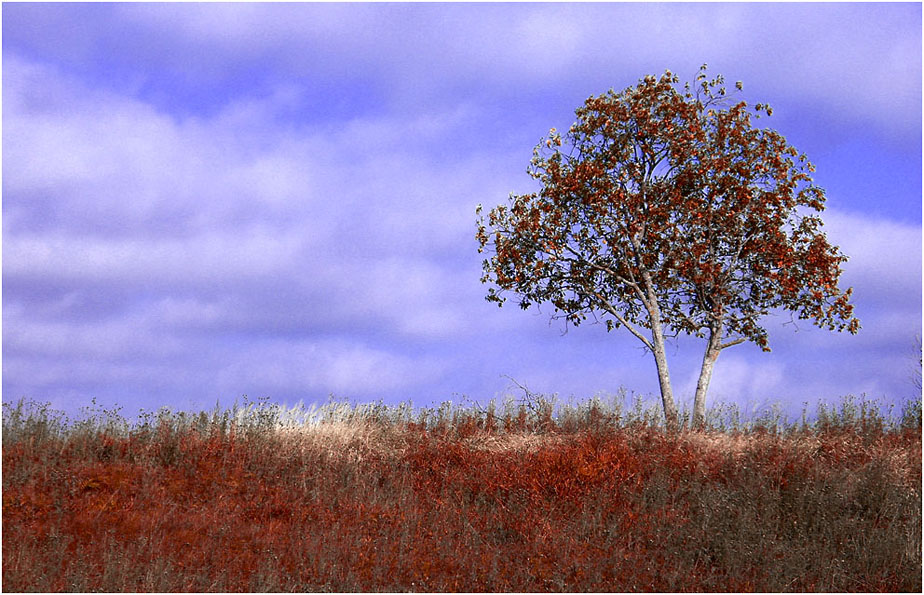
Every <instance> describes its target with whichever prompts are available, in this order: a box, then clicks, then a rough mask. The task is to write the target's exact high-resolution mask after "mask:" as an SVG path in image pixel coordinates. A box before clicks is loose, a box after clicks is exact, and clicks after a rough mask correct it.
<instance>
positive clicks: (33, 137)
mask: <svg viewBox="0 0 924 595" xmlns="http://www.w3.org/2000/svg"><path fill="white" fill-rule="evenodd" d="M908 15H910V16H911V17H915V18H917V19H918V20H917V21H915V19H914V18H906V17H908ZM796 17H798V18H796ZM860 17H863V18H860ZM919 17H920V8H919V7H910V8H906V7H897V8H894V9H892V10H881V9H879V8H867V9H856V8H849V9H848V8H843V7H839V6H828V5H825V6H820V7H790V6H787V7H777V6H773V7H765V6H758V5H743V6H737V5H735V6H729V5H702V6H674V5H671V6H667V5H629V4H626V5H623V4H616V5H601V6H596V5H573V6H572V5H515V6H509V5H477V6H468V5H395V6H391V5H229V6H223V7H212V6H205V5H202V6H199V5H164V6H153V5H93V6H85V5H76V6H69V5H16V6H12V7H5V8H4V25H3V26H4V34H6V37H5V42H4V56H3V65H4V81H3V84H4V90H3V95H4V97H3V99H4V108H5V109H4V113H3V145H4V147H3V148H4V163H3V166H4V178H3V195H4V196H3V247H4V249H5V253H6V254H5V257H4V263H3V264H4V266H3V281H4V303H3V321H4V327H5V331H4V391H7V390H10V391H12V392H13V393H14V394H16V393H46V394H48V395H52V394H53V395H70V396H72V397H74V398H78V397H80V396H81V395H83V396H85V395H86V394H90V393H95V394H102V393H104V392H105V393H107V394H111V395H116V394H117V393H118V392H119V391H120V390H122V391H135V392H137V394H139V395H147V397H145V398H148V399H149V400H150V401H151V402H157V401H158V400H160V401H163V400H164V399H169V398H171V397H170V396H171V395H174V396H175V395H177V394H190V395H197V397H196V398H200V397H202V396H203V395H206V396H207V397H208V398H209V399H211V398H214V397H215V396H216V395H215V393H216V392H220V393H222V394H223V395H227V394H239V393H241V392H245V391H246V392H248V393H250V394H269V393H271V392H274V391H279V392H285V393H286V394H291V395H294V396H295V397H296V398H301V397H302V396H304V395H303V393H305V392H311V393H312V394H321V395H326V393H328V392H338V393H344V396H356V397H360V398H362V397H368V398H377V397H378V396H384V397H386V398H391V397H394V398H399V396H402V395H403V396H411V395H412V394H413V395H417V396H418V399H419V395H422V394H425V393H426V396H427V398H433V399H440V398H444V397H446V396H448V395H449V394H451V393H452V392H454V391H466V392H468V393H469V394H472V395H473V396H476V397H484V396H490V395H491V394H493V393H494V392H495V390H497V389H502V388H504V387H506V385H507V384H509V383H508V382H507V381H506V380H504V379H503V378H502V377H501V375H502V374H510V375H512V376H514V377H515V378H517V380H518V381H521V382H524V383H526V384H527V385H528V386H530V387H531V388H536V389H537V390H542V391H547V392H559V393H560V394H565V395H567V394H575V395H577V396H585V393H587V394H592V393H593V392H596V391H598V390H601V389H603V390H607V389H609V390H615V389H616V388H618V387H619V386H620V385H626V386H629V387H631V388H636V389H638V390H641V391H642V392H645V391H649V390H650V391H656V390H657V383H656V382H655V381H654V372H653V369H654V366H653V363H652V362H651V361H650V360H649V357H650V356H648V357H640V356H639V353H638V349H637V346H638V342H637V341H636V340H635V339H634V338H633V337H631V336H628V335H625V334H619V333H614V334H607V333H604V332H603V331H602V328H601V327H593V326H588V327H587V328H581V329H579V330H575V331H573V332H570V333H569V334H568V335H567V336H566V337H561V336H560V335H561V332H560V331H561V327H560V326H559V325H557V324H554V325H552V328H550V326H549V324H548V311H547V310H548V309H545V310H543V311H542V312H541V313H540V314H536V313H535V312H534V311H533V312H531V313H530V314H529V315H527V314H524V313H522V312H520V311H519V310H518V309H516V308H510V307H507V308H504V309H503V310H499V309H497V308H496V307H494V306H492V305H491V304H486V303H485V302H484V300H483V297H484V292H485V288H484V287H482V286H481V285H480V283H479V282H478V279H479V277H480V261H481V255H478V254H477V253H476V243H475V240H474V238H473V234H474V207H475V205H476V204H477V203H484V204H485V205H486V206H490V205H493V204H497V203H498V202H501V201H503V200H504V197H506V196H507V194H508V193H509V192H511V191H514V192H525V191H529V190H531V189H533V187H534V186H533V184H534V183H533V182H532V181H531V180H529V179H528V177H527V176H526V174H525V173H524V168H525V166H526V164H527V162H528V159H529V155H530V149H531V147H532V146H533V144H535V142H537V140H538V138H539V136H541V135H542V134H543V133H544V132H546V131H547V130H548V128H549V127H550V126H552V125H556V126H564V127H567V125H568V123H569V121H570V117H571V114H572V110H573V109H574V108H575V107H577V105H578V104H579V102H580V101H581V100H583V99H584V98H586V96H587V95H589V94H591V93H599V92H602V91H604V90H605V89H606V88H608V87H610V86H615V87H616V88H621V87H622V86H624V85H628V84H631V83H633V82H634V81H635V80H636V79H637V78H638V77H639V76H641V75H643V74H645V73H647V72H659V71H661V70H663V69H664V68H668V67H670V68H672V69H673V70H675V71H676V72H678V73H679V74H681V75H682V76H692V75H693V74H695V72H696V68H697V67H698V66H699V64H700V63H702V62H710V64H712V66H713V67H714V68H715V70H716V71H717V72H724V73H725V74H726V75H727V76H728V78H729V79H730V80H735V79H737V78H742V79H744V80H745V85H746V86H745V89H746V90H749V89H751V88H753V89H754V96H755V97H758V96H759V98H760V99H761V100H763V99H769V100H770V101H772V102H778V100H779V101H782V102H783V104H784V105H783V107H786V109H781V110H780V112H782V114H783V115H782V116H781V119H782V123H783V124H785V125H786V126H784V127H783V128H784V129H785V130H790V129H792V130H796V131H798V133H800V134H801V133H803V132H805V134H808V135H809V136H810V137H811V138H816V139H818V142H819V143H820V144H824V143H828V142H829V139H830V138H831V135H840V136H842V137H849V138H850V139H858V138H861V137H862V142H860V141H856V140H854V141H852V142H856V143H858V144H861V145H862V146H863V147H864V150H867V151H878V150H879V148H881V147H882V146H884V144H888V143H889V142H891V141H890V140H889V139H892V140H894V139H896V138H898V139H905V138H906V137H907V135H908V134H909V133H908V132H907V131H908V130H911V131H912V132H913V133H914V134H917V132H915V131H916V130H919V129H920V120H918V119H917V118H919V117H920V112H919V108H920V72H919V71H920V62H919V59H920V58H919V53H920V52H919V49H920V31H919V27H918V28H917V29H915V28H914V27H911V25H914V24H915V22H917V23H918V24H919ZM906 21H907V23H910V24H906V23H905V22H906ZM845 22H849V26H845V25H844V23H845ZM890 27H891V28H890ZM878 29H884V30H886V31H888V33H879V32H877V30H878ZM601 40H604V41H603V42H601ZM601 43H603V44H604V45H605V49H604V50H601V47H602V46H601ZM838 44H841V45H838ZM915 47H916V48H917V49H916V50H914V51H911V50H913V49H914V48H915ZM845 48H846V49H845ZM809 50H810V51H809ZM845 51H846V52H848V53H849V55H850V56H851V59H850V60H844V59H843V58H842V55H843V53H844V52H845ZM909 52H910V53H909ZM906 54H907V55H906ZM897 56H899V57H902V59H898V58H896V57H897ZM713 58H716V60H714V59H713ZM915 65H917V66H915ZM915 68H917V70H915ZM752 79H753V81H754V83H753V84H752V83H751V82H749V81H751V80H752ZM866 85H869V86H866ZM877 85H878V86H880V87H881V86H882V85H887V87H888V88H889V89H890V93H880V92H879V91H878V90H877V89H876V86H877ZM749 97H750V95H749ZM848 97H850V98H852V100H851V101H847V100H845V98H848ZM778 107H780V106H778ZM785 118H788V120H787V119H785ZM822 125H823V126H830V129H825V130H824V131H823V132H824V134H823V135H821V134H819V135H817V136H811V135H812V134H815V133H817V132H818V130H815V129H816V128H818V127H819V126H822ZM813 131H814V132H813ZM902 135H905V136H902ZM912 136H913V135H912ZM867 139H872V140H871V142H870V144H868V145H867V143H866V141H867ZM883 139H885V140H883ZM918 140H919V139H918ZM918 140H915V141H914V142H915V143H917V142H918ZM902 142H904V141H902ZM902 142H898V143H897V145H895V146H898V147H900V148H901V147H904V146H905V145H903V144H902ZM893 144H895V143H893ZM915 147H916V149H915V150H916V151H918V155H919V151H920V147H919V144H917V145H915ZM901 150H902V151H905V152H906V153H907V152H908V151H907V150H906V149H901ZM883 155H886V154H885V153H880V154H879V157H878V158H879V159H880V161H883V162H888V158H887V157H883ZM849 157H850V158H851V159H858V158H861V157H862V155H861V156H859V157H858V156H856V155H852V156H849ZM830 161H832V162H834V163H835V164H841V166H843V163H845V162H846V163H848V165H849V161H850V160H849V159H846V158H845V156H844V154H843V153H837V152H835V153H832V156H831V158H830ZM871 163H878V161H871ZM843 167H846V166H843ZM820 171H821V170H820ZM826 171H827V170H826ZM918 173H919V172H918ZM831 175H832V176H840V174H839V173H838V172H837V170H836V169H834V170H832V174H831ZM880 185H882V186H888V184H887V183H885V182H883V183H882V184H880ZM886 190H888V189H887V188H886ZM858 192H859V191H854V195H856V196H854V195H851V194H850V193H843V194H845V196H846V198H845V202H844V203H843V204H845V205H847V204H852V205H855V206H857V205H858V206H859V208H860V209H861V210H860V212H859V213H854V212H848V211H847V210H846V209H847V206H845V207H844V209H843V210H840V209H835V210H831V211H828V212H826V213H825V220H826V221H828V223H829V225H828V227H829V230H830V236H831V238H832V241H834V243H837V244H839V245H841V247H842V248H843V250H844V251H845V252H846V253H847V254H848V255H850V256H851V261H850V262H849V263H847V265H846V267H845V270H846V272H845V273H844V278H843V285H845V286H846V285H853V286H854V287H855V288H856V299H857V308H858V314H859V315H860V317H861V319H862V320H863V323H864V329H863V331H862V333H861V335H859V336H858V337H855V338H854V337H843V336H838V335H832V334H830V333H827V332H824V331H812V330H807V331H804V332H803V331H802V330H800V332H799V333H793V332H792V329H791V328H788V327H787V328H784V329H782V330H779V329H777V328H776V327H778V326H779V324H778V323H779V322H782V321H781V320H776V321H773V322H774V324H776V326H775V327H774V329H772V330H771V333H772V335H771V344H772V345H773V347H774V353H779V354H780V360H776V359H774V360H772V363H771V360H767V359H760V358H761V357H763V356H764V355H765V354H754V353H752V352H750V351H747V350H744V349H742V351H741V352H736V355H735V357H734V358H733V359H731V360H730V361H731V363H730V364H729V367H728V378H727V379H726V380H720V377H721V375H722V374H723V372H722V370H723V362H725V359H724V357H725V356H724V355H723V359H722V360H720V362H719V367H718V369H717V373H716V380H715V382H716V383H717V384H716V387H717V388H716V390H717V391H719V392H721V391H726V392H729V393H738V392H743V393H756V392H757V391H758V390H759V387H758V386H757V385H758V384H763V385H766V386H777V387H779V389H780V390H781V391H783V392H786V391H792V393H793V394H796V393H797V392H798V391H800V390H802V388H804V387H806V386H809V385H811V382H812V379H813V378H814V377H813V376H812V375H813V374H815V375H816V376H817V375H818V373H817V367H818V366H817V365H814V364H812V363H811V357H812V356H813V354H816V353H824V352H825V351H830V350H832V349H836V350H837V353H838V354H842V356H843V357H845V358H850V361H851V362H852V363H851V364H849V365H845V370H843V371H836V372H835V373H831V374H826V376H829V377H830V378H828V380H830V384H829V387H830V386H836V388H837V390H841V389H843V388H845V387H850V386H854V387H856V386H864V387H869V388H873V389H876V390H883V391H892V392H894V387H895V385H896V383H895V379H894V378H893V376H894V374H895V373H894V370H896V369H897V367H896V366H897V363H896V362H898V361H899V359H900V358H899V354H898V347H897V345H898V343H899V341H898V339H895V338H891V339H890V336H892V337H895V336H897V335H898V333H901V332H904V331H908V332H911V331H913V330H914V328H913V327H914V326H915V325H914V324H910V325H909V324H906V322H905V321H907V320H911V319H915V320H917V319H919V318H920V282H921V277H920V270H921V262H920V250H921V240H920V238H921V230H920V227H919V226H915V225H907V224H901V223H896V222H892V221H890V220H888V219H885V218H871V216H870V214H869V213H867V212H866V211H863V210H862V209H863V208H864V207H863V205H864V204H865V203H864V202H863V201H865V200H866V199H865V195H864V196H860V194H862V193H860V194H857V193H858ZM906 194H907V191H906V190H903V189H897V190H894V191H892V193H891V194H883V195H882V196H885V197H888V199H887V200H886V199H884V200H885V202H886V203H887V204H889V205H892V206H891V207H890V208H893V209H900V208H901V205H902V201H905V200H907V197H906ZM851 198H852V199H853V200H854V202H853V203H850V202H849V201H850V200H851ZM914 200H915V201H917V200H918V197H915V198H914ZM912 322H913V320H912ZM918 328H919V327H918ZM795 335H797V336H795ZM848 339H849V340H848ZM690 345H691V349H689V350H688V349H687V344H686V343H684V345H683V347H684V348H683V349H682V350H680V353H679V354H678V355H677V356H676V358H675V360H676V362H677V365H676V366H674V364H673V361H674V360H672V370H673V371H674V373H675V375H676V377H677V378H678V379H686V378H688V377H689V375H690V373H691V372H690V370H693V369H698V368H697V366H698V361H697V360H698V359H699V358H701V351H698V348H697V349H692V342H691V343H690ZM735 349H736V350H737V349H738V348H735ZM688 351H689V352H690V353H692V355H689V354H688V353H687V352H688ZM697 351H698V353H697ZM842 356H837V357H842ZM818 357H821V356H820V355H819V356H818ZM837 357H835V356H833V355H830V353H829V354H828V356H827V360H826V362H827V365H830V362H831V361H833V360H835V359H837ZM858 361H862V362H865V363H863V365H859V364H857V363H856V362H858ZM819 362H821V363H822V364H824V363H825V360H822V359H820V360H819ZM726 363H727V362H726ZM867 364H868V366H867ZM813 365H814V369H813V368H812V366H813ZM775 366H779V367H775ZM875 366H880V370H889V372H888V373H885V372H883V373H882V374H880V376H882V377H883V378H884V379H883V380H881V381H880V382H879V383H878V384H876V385H875V386H874V385H872V384H869V383H867V382H866V380H865V379H864V377H871V376H875V375H876V374H877V372H876V370H875V369H874V368H875ZM774 370H776V372H775V371H774ZM777 373H778V374H777ZM775 374H777V375H775ZM888 374H891V375H892V376H888ZM761 375H763V376H761ZM780 375H781V376H782V377H780ZM754 378H762V381H761V382H760V383H758V382H756V381H754V382H752V380H753V379H754ZM723 383H725V384H724V385H723ZM723 386H724V388H723ZM415 391H417V392H415ZM803 392H804V391H803ZM799 394H802V393H799ZM140 398H141V397H139V399H140Z"/></svg>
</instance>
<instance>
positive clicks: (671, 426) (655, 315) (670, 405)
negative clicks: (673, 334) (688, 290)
mask: <svg viewBox="0 0 924 595" xmlns="http://www.w3.org/2000/svg"><path fill="white" fill-rule="evenodd" d="M652 310H653V311H652V312H650V320H651V352H652V353H653V354H654V358H655V365H656V366H657V367H658V384H659V385H660V388H661V402H662V403H663V405H664V421H665V423H666V425H667V429H668V430H669V431H671V432H675V431H677V430H679V429H680V415H679V414H678V413H677V404H676V403H675V402H674V391H673V389H672V388H671V375H670V372H669V371H668V369H667V351H666V350H665V349H664V331H663V330H662V328H661V319H660V315H661V313H660V310H659V308H658V307H657V304H655V306H654V308H652Z"/></svg>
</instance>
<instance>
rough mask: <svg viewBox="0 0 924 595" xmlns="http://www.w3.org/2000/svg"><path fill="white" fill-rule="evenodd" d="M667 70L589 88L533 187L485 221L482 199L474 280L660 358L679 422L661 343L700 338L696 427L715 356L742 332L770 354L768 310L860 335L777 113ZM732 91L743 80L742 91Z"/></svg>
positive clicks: (818, 198) (536, 169) (497, 295)
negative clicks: (621, 335)
mask: <svg viewBox="0 0 924 595" xmlns="http://www.w3.org/2000/svg"><path fill="white" fill-rule="evenodd" d="M678 82H679V81H678V78H677V77H676V76H675V75H673V74H672V73H671V72H670V71H667V72H665V74H664V75H663V76H661V77H660V78H655V77H654V76H646V77H645V78H644V79H642V80H640V81H639V82H638V84H637V85H636V86H634V87H629V88H627V89H625V90H624V91H622V92H621V93H616V92H614V91H613V90H610V91H609V92H607V93H605V94H603V95H600V96H597V97H590V98H589V99H587V101H586V102H585V103H584V105H583V106H582V107H580V108H578V109H577V110H576V112H575V114H576V115H577V122H575V123H574V124H573V125H572V126H571V128H570V130H569V131H568V133H567V135H566V137H565V139H566V142H565V141H563V138H562V136H561V134H559V133H558V132H557V131H556V130H555V129H554V128H553V129H552V130H551V131H550V132H549V135H548V137H547V138H545V139H544V140H543V141H542V142H540V143H539V145H537V146H536V148H535V150H534V151H533V158H532V160H531V162H530V165H529V167H528V168H527V172H528V173H529V174H530V175H531V176H532V177H533V178H534V179H536V180H538V181H539V182H540V183H541V185H542V186H541V190H539V191H538V192H533V193H529V194H511V195H510V197H509V204H507V205H499V206H497V207H495V208H493V209H492V210H491V211H490V212H489V213H488V215H487V220H485V217H484V215H483V212H482V207H481V205H479V206H478V209H477V215H478V232H477V236H476V237H477V239H478V241H479V244H480V245H479V252H484V251H485V250H486V249H487V250H488V251H489V252H491V253H492V254H491V256H490V257H489V258H487V259H485V260H484V263H483V269H484V276H483V277H482V279H481V280H482V282H483V283H488V282H491V283H493V284H494V285H496V286H497V288H495V287H491V288H490V289H489V290H488V294H487V299H488V300H489V301H492V302H497V303H498V305H502V304H503V303H504V301H505V299H506V298H505V297H504V295H503V294H504V292H507V291H512V292H515V293H516V294H519V296H520V299H519V304H520V306H521V307H522V308H523V309H528V308H529V307H530V306H531V305H532V304H537V305H538V304H540V303H546V302H548V303H550V304H552V305H553V306H554V308H555V313H554V314H553V315H552V317H553V318H564V320H565V324H566V327H567V325H568V324H569V323H570V324H572V325H573V326H578V325H579V324H580V323H581V322H584V321H586V320H587V318H588V316H592V317H593V318H594V320H596V321H598V322H599V321H605V323H606V327H607V330H608V331H610V330H613V329H615V328H618V327H625V328H626V329H628V331H629V332H630V333H632V335H634V336H635V337H636V338H637V339H638V340H639V341H641V342H642V344H643V345H644V346H645V348H646V350H649V351H651V353H652V354H653V355H654V359H655V364H656V366H657V372H658V381H659V385H660V390H661V399H662V402H663V406H664V415H665V420H666V421H667V423H668V425H669V426H670V427H673V428H677V427H679V416H678V413H677V407H676V404H675V402H674V397H673V392H672V389H671V382H670V374H669V372H668V365H667V358H666V353H665V339H666V338H670V337H677V336H678V335H679V334H680V333H684V334H688V335H694V336H696V337H699V338H705V339H706V347H705V352H704V354H703V362H702V368H701V370H700V375H699V381H698V383H697V387H696V394H695V396H694V404H693V424H694V426H695V427H701V426H702V425H703V423H704V417H705V397H706V391H707V389H708V387H709V383H710V380H711V378H712V372H713V367H714V365H715V362H716V359H717V358H718V356H719V353H720V352H721V351H722V350H724V349H727V348H728V347H731V346H733V345H738V344H739V343H743V342H744V341H752V342H754V343H755V344H757V345H758V346H760V347H761V348H762V349H763V350H764V351H770V348H769V347H768V342H767V331H766V330H765V329H764V328H763V327H761V326H760V324H759V321H760V319H761V318H762V317H764V316H766V315H767V314H768V313H769V312H770V310H772V309H780V308H782V309H785V310H788V311H790V312H792V313H794V314H796V315H798V317H799V318H800V319H808V320H811V321H812V322H813V323H814V324H816V325H818V326H820V327H826V328H828V329H830V330H838V331H841V330H844V329H846V330H848V331H849V332H851V333H856V332H857V331H858V330H859V328H860V324H859V321H858V320H857V319H856V318H854V317H853V314H852V312H853V306H852V304H850V303H849V298H850V295H851V291H852V290H851V289H848V290H847V291H846V292H841V291H840V290H839V289H838V286H837V281H838V278H839V276H840V274H841V268H840V267H841V264H842V263H844V262H846V260H847V257H846V256H844V255H843V254H842V253H841V252H840V251H839V249H838V248H837V247H836V246H832V245H831V244H829V243H828V241H827V239H826V237H825V235H824V233H823V232H822V230H821V228H822V221H821V219H820V218H819V216H818V215H817V213H818V212H820V211H822V210H824V202H825V193H824V190H823V189H822V188H820V187H818V186H816V185H814V184H812V178H811V176H810V173H811V172H814V171H815V169H814V166H813V165H812V164H811V163H810V162H808V161H807V159H806V156H805V155H804V154H800V153H799V152H798V151H796V149H794V148H793V147H791V146H790V145H789V144H788V143H787V142H786V139H785V138H784V137H783V136H781V135H780V134H778V133H777V132H775V131H773V130H769V129H761V128H757V127H755V125H754V124H753V123H752V116H753V118H754V119H755V120H756V119H758V118H760V117H761V115H762V114H764V115H766V116H770V115H771V114H772V109H771V108H770V106H768V105H765V104H760V103H758V104H756V105H755V106H754V108H753V110H751V109H749V108H748V105H747V103H746V102H745V101H738V102H732V101H731V99H730V97H729V95H728V94H727V93H726V89H725V87H724V80H723V78H722V77H721V76H718V77H716V78H715V79H713V80H708V77H707V75H706V66H705V65H703V67H702V68H701V69H700V71H699V73H698V74H697V76H696V78H695V81H694V85H693V89H691V85H690V84H689V83H687V84H685V85H684V86H683V88H682V89H679V88H678V87H677V83H678ZM735 86H736V89H737V91H738V92H740V91H741V90H742V85H741V83H740V82H738V83H737V84H736V85H735Z"/></svg>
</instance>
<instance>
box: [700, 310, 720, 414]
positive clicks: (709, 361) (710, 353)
mask: <svg viewBox="0 0 924 595" xmlns="http://www.w3.org/2000/svg"><path fill="white" fill-rule="evenodd" d="M721 341H722V332H721V328H720V329H719V330H718V331H717V330H716V329H710V331H709V341H708V342H707V343H706V351H705V353H704V354H703V366H702V368H700V371H699V380H698V381H697V382H696V394H695V395H694V396H693V429H696V430H702V429H703V428H704V427H705V425H706V391H707V390H709V383H710V382H711V381H712V370H713V369H714V368H715V361H716V360H717V359H718V358H719V353H721V351H722V345H721Z"/></svg>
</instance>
